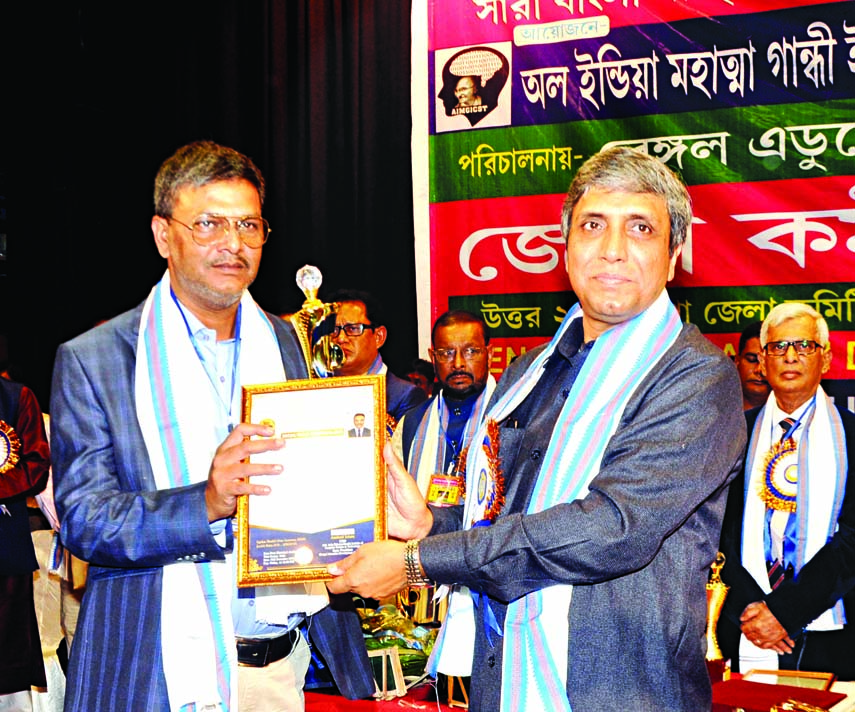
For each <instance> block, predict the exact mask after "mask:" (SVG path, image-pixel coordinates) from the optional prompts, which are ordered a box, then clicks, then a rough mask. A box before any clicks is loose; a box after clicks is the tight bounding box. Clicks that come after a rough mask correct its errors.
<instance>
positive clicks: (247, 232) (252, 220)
mask: <svg viewBox="0 0 855 712" xmlns="http://www.w3.org/2000/svg"><path fill="white" fill-rule="evenodd" d="M164 217H165V218H166V219H167V220H171V221H172V222H176V223H178V224H179V225H181V226H182V227H186V228H187V229H188V230H190V233H191V235H192V236H193V242H195V243H196V244H197V245H199V246H200V247H207V246H208V245H213V244H214V243H215V242H219V241H220V240H222V239H223V238H224V237H225V236H226V234H227V233H228V232H229V231H230V230H234V231H235V233H236V234H237V236H238V237H239V238H240V239H241V242H243V244H244V245H246V246H247V247H252V248H257V247H261V246H262V245H263V244H264V243H265V242H267V236H268V235H269V234H270V223H268V222H267V220H265V219H264V218H259V217H250V216H247V217H242V218H229V217H226V216H225V215H200V216H198V217H197V218H195V219H194V220H193V223H192V224H191V225H188V224H187V223H185V222H181V221H180V220H179V219H178V218H174V217H172V216H171V215H166V216H164Z"/></svg>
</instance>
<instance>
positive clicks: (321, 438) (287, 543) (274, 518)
mask: <svg viewBox="0 0 855 712" xmlns="http://www.w3.org/2000/svg"><path fill="white" fill-rule="evenodd" d="M359 416H362V423H361V424H362V431H363V435H362V437H355V432H356V426H355V424H356V423H358V422H360V418H359ZM243 420H244V422H249V423H264V422H266V423H269V424H270V425H271V426H272V427H273V429H274V431H275V434H274V436H273V437H276V438H282V439H284V440H285V441H286V445H285V447H284V448H281V449H279V450H271V451H269V452H266V453H262V454H260V455H253V456H252V457H251V458H250V461H251V462H261V463H278V464H281V465H282V466H283V472H282V474H281V475H277V476H273V477H268V476H265V477H259V478H258V482H263V483H264V484H266V485H270V487H271V492H270V494H269V495H265V496H258V495H249V496H244V497H241V498H240V499H239V501H238V508H237V522H236V529H237V531H236V532H235V542H236V555H237V560H238V562H237V563H238V565H237V573H238V578H237V584H238V586H264V585H274V584H282V583H306V582H314V581H325V580H328V579H330V578H332V577H331V576H330V575H329V574H328V573H327V570H326V567H327V566H328V565H329V564H332V563H335V562H336V561H339V560H341V559H343V558H345V557H346V556H348V555H350V554H351V553H353V552H354V551H356V549H358V548H359V546H361V545H362V544H364V543H367V542H370V541H378V540H382V539H385V538H386V467H385V463H384V462H383V454H382V450H383V444H384V442H385V439H386V428H385V422H386V381H385V377H384V376H382V375H378V376H350V377H342V378H322V379H309V380H299V381H284V382H282V383H267V384H259V385H251V386H245V387H244V388H243ZM365 430H368V431H370V432H368V433H365V432H364V431H365Z"/></svg>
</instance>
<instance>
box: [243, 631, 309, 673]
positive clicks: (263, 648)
mask: <svg viewBox="0 0 855 712" xmlns="http://www.w3.org/2000/svg"><path fill="white" fill-rule="evenodd" d="M299 640H300V631H299V630H297V629H296V628H294V629H292V630H289V631H288V632H287V633H285V635H280V636H279V637H278V638H237V639H236V642H237V659H238V663H240V664H241V665H251V666H252V667H264V666H265V665H270V663H275V662H276V661H277V660H281V659H282V658H287V657H288V656H289V655H290V654H291V651H292V650H293V649H294V646H295V645H296V644H297V642H298V641H299Z"/></svg>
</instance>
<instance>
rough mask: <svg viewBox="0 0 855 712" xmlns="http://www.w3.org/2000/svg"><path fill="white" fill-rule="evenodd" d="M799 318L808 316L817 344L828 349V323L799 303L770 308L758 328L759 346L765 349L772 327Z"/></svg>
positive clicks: (816, 312) (817, 313)
mask: <svg viewBox="0 0 855 712" xmlns="http://www.w3.org/2000/svg"><path fill="white" fill-rule="evenodd" d="M801 316H809V317H810V318H811V319H813V321H814V323H815V324H816V335H817V337H818V338H819V343H820V344H821V345H822V348H824V349H827V348H828V322H826V321H825V318H824V317H823V316H822V314H820V313H819V312H818V311H817V310H816V309H814V308H813V307H810V306H808V305H807V304H802V303H801V302H784V303H783V304H778V305H777V306H775V307H773V308H772V311H770V312H769V313H768V314H767V315H766V318H765V319H764V320H763V326H761V327H760V346H761V347H762V348H766V344H767V341H766V339H767V337H768V335H769V329H770V327H773V326H780V325H781V324H783V323H784V322H785V321H789V320H790V319H798V318H799V317H801Z"/></svg>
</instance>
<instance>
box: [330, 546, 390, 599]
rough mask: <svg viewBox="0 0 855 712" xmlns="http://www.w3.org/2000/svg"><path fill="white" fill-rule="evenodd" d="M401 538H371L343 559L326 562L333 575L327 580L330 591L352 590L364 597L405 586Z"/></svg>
mask: <svg viewBox="0 0 855 712" xmlns="http://www.w3.org/2000/svg"><path fill="white" fill-rule="evenodd" d="M405 547H406V544H405V543H404V542H402V541H393V540H391V539H389V540H386V541H373V542H370V543H368V544H363V545H362V546H360V547H359V549H357V550H356V551H355V552H354V553H352V554H351V555H350V556H348V557H347V558H346V559H342V560H341V561H338V562H336V563H335V564H330V565H329V566H327V571H329V573H331V574H333V575H334V576H336V577H337V578H334V579H333V580H332V581H327V588H328V589H329V590H330V592H332V593H344V592H346V591H353V592H354V593H357V594H359V595H360V596H363V597H365V598H386V597H387V596H391V595H392V594H395V593H397V592H398V591H400V590H401V589H403V588H406V586H407V572H406V569H405V567H404V550H405Z"/></svg>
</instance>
